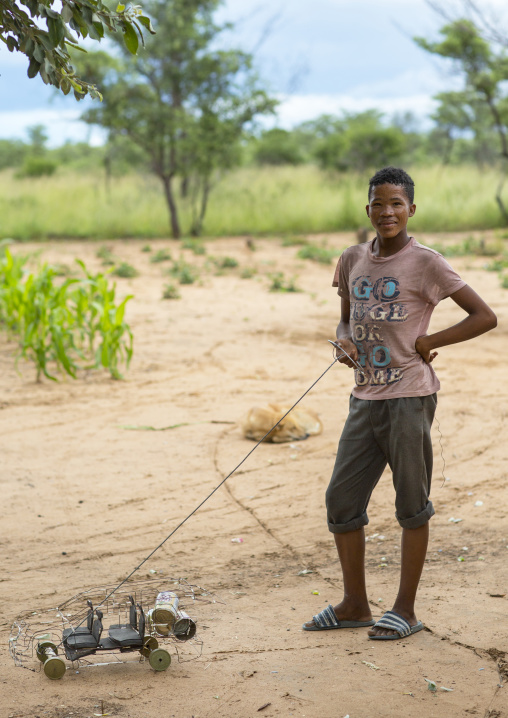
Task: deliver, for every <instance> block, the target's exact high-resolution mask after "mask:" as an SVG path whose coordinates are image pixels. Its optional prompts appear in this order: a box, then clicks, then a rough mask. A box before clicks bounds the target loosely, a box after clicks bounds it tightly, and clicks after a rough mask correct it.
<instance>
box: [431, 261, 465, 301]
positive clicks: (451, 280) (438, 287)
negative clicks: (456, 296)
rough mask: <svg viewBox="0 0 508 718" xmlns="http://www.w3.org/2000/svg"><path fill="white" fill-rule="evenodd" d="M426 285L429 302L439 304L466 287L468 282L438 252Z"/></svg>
mask: <svg viewBox="0 0 508 718" xmlns="http://www.w3.org/2000/svg"><path fill="white" fill-rule="evenodd" d="M426 284H427V294H428V297H429V301H430V302H431V303H432V304H437V303H438V302H440V301H441V300H443V299H446V297H449V296H450V295H451V294H453V293H454V292H458V290H459V289H462V287H465V286H466V282H465V281H464V280H463V279H461V277H460V276H459V275H458V274H457V272H456V271H455V270H454V269H453V268H452V267H451V266H450V265H449V264H448V262H447V261H446V259H445V258H444V257H442V256H441V255H440V254H438V253H437V252H436V255H435V258H434V261H433V262H431V264H430V266H429V268H428V274H427V277H426Z"/></svg>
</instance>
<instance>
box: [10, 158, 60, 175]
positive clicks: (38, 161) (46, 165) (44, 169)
mask: <svg viewBox="0 0 508 718" xmlns="http://www.w3.org/2000/svg"><path fill="white" fill-rule="evenodd" d="M57 168H58V165H57V164H56V162H53V161H52V160H48V159H45V158H44V157H27V159H26V160H25V161H24V162H23V165H22V166H21V168H20V169H19V170H18V172H16V177H18V178H20V179H23V178H24V177H50V176H51V175H53V174H55V172H56V170H57Z"/></svg>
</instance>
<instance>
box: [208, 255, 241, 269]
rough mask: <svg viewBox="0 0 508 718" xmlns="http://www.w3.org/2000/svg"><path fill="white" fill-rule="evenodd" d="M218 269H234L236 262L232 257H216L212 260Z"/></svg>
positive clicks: (236, 265)
mask: <svg viewBox="0 0 508 718" xmlns="http://www.w3.org/2000/svg"><path fill="white" fill-rule="evenodd" d="M214 262H215V264H216V266H217V267H218V268H219V269H236V267H238V262H237V260H236V259H235V258H234V257H217V259H215V260H214Z"/></svg>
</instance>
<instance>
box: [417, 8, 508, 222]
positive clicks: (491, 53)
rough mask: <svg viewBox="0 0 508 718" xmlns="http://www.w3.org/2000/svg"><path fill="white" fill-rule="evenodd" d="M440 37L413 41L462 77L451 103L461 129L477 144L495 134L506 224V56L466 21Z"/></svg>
mask: <svg viewBox="0 0 508 718" xmlns="http://www.w3.org/2000/svg"><path fill="white" fill-rule="evenodd" d="M440 34H441V36H442V40H441V41H440V42H430V41H428V40H426V39H425V38H421V37H417V38H415V41H416V42H417V44H418V45H419V46H420V47H422V48H423V49H424V50H427V51H428V52H431V53H433V54H435V55H440V56H441V57H444V58H447V59H449V60H452V61H453V63H454V65H455V69H456V71H457V72H458V73H460V74H461V75H462V77H463V81H464V89H463V91H462V93H461V94H458V93H455V96H454V99H455V100H456V101H457V100H459V102H458V105H459V107H460V108H461V110H462V112H461V122H464V126H467V127H468V128H469V129H471V130H472V131H473V132H474V133H475V134H476V137H477V140H478V141H480V136H482V137H483V136H484V135H485V131H486V130H487V131H488V130H489V129H491V130H493V131H495V133H496V135H497V139H498V152H499V155H498V156H499V158H500V160H501V164H502V171H503V175H502V179H501V182H500V183H499V186H498V189H497V193H496V200H497V203H498V205H499V209H500V210H501V213H502V215H503V217H504V219H505V221H507V222H508V212H507V210H506V208H505V206H504V203H503V200H502V197H501V191H502V188H503V184H504V176H505V173H506V166H507V163H508V127H507V123H508V96H507V94H506V89H505V84H504V83H506V81H507V80H508V56H507V55H506V52H505V51H504V50H503V49H502V48H501V49H500V50H498V51H496V49H495V48H494V47H493V46H492V45H491V44H490V43H489V42H488V41H487V40H486V39H485V38H484V37H483V36H482V34H481V32H480V30H479V29H478V28H477V26H476V25H475V24H474V23H473V22H472V21H471V20H468V19H462V20H455V21H453V22H451V23H449V24H447V25H445V26H444V27H443V28H442V29H441V30H440ZM448 94H449V93H446V94H445V96H444V98H441V100H442V101H444V102H445V103H446V102H447V101H448V99H449V97H448ZM455 112H457V104H456V106H455ZM442 113H444V109H443V110H442Z"/></svg>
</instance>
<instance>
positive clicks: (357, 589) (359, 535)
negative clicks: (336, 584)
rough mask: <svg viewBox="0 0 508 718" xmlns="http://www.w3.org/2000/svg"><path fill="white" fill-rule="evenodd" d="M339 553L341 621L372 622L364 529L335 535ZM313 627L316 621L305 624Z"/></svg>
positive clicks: (336, 612) (337, 610)
mask: <svg viewBox="0 0 508 718" xmlns="http://www.w3.org/2000/svg"><path fill="white" fill-rule="evenodd" d="M334 536H335V544H336V546H337V551H338V553H339V559H340V565H341V567H342V577H343V580H344V598H343V599H342V601H341V602H340V603H339V604H338V605H337V606H335V607H334V611H335V615H336V616H337V619H338V620H339V621H370V620H371V618H372V614H371V612H370V608H369V601H368V599H367V590H366V588H365V532H364V530H363V528H361V529H358V530H357V531H348V532H347V533H343V534H334ZM305 625H306V626H309V627H312V626H313V625H314V621H309V622H308V623H306V624H305Z"/></svg>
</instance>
